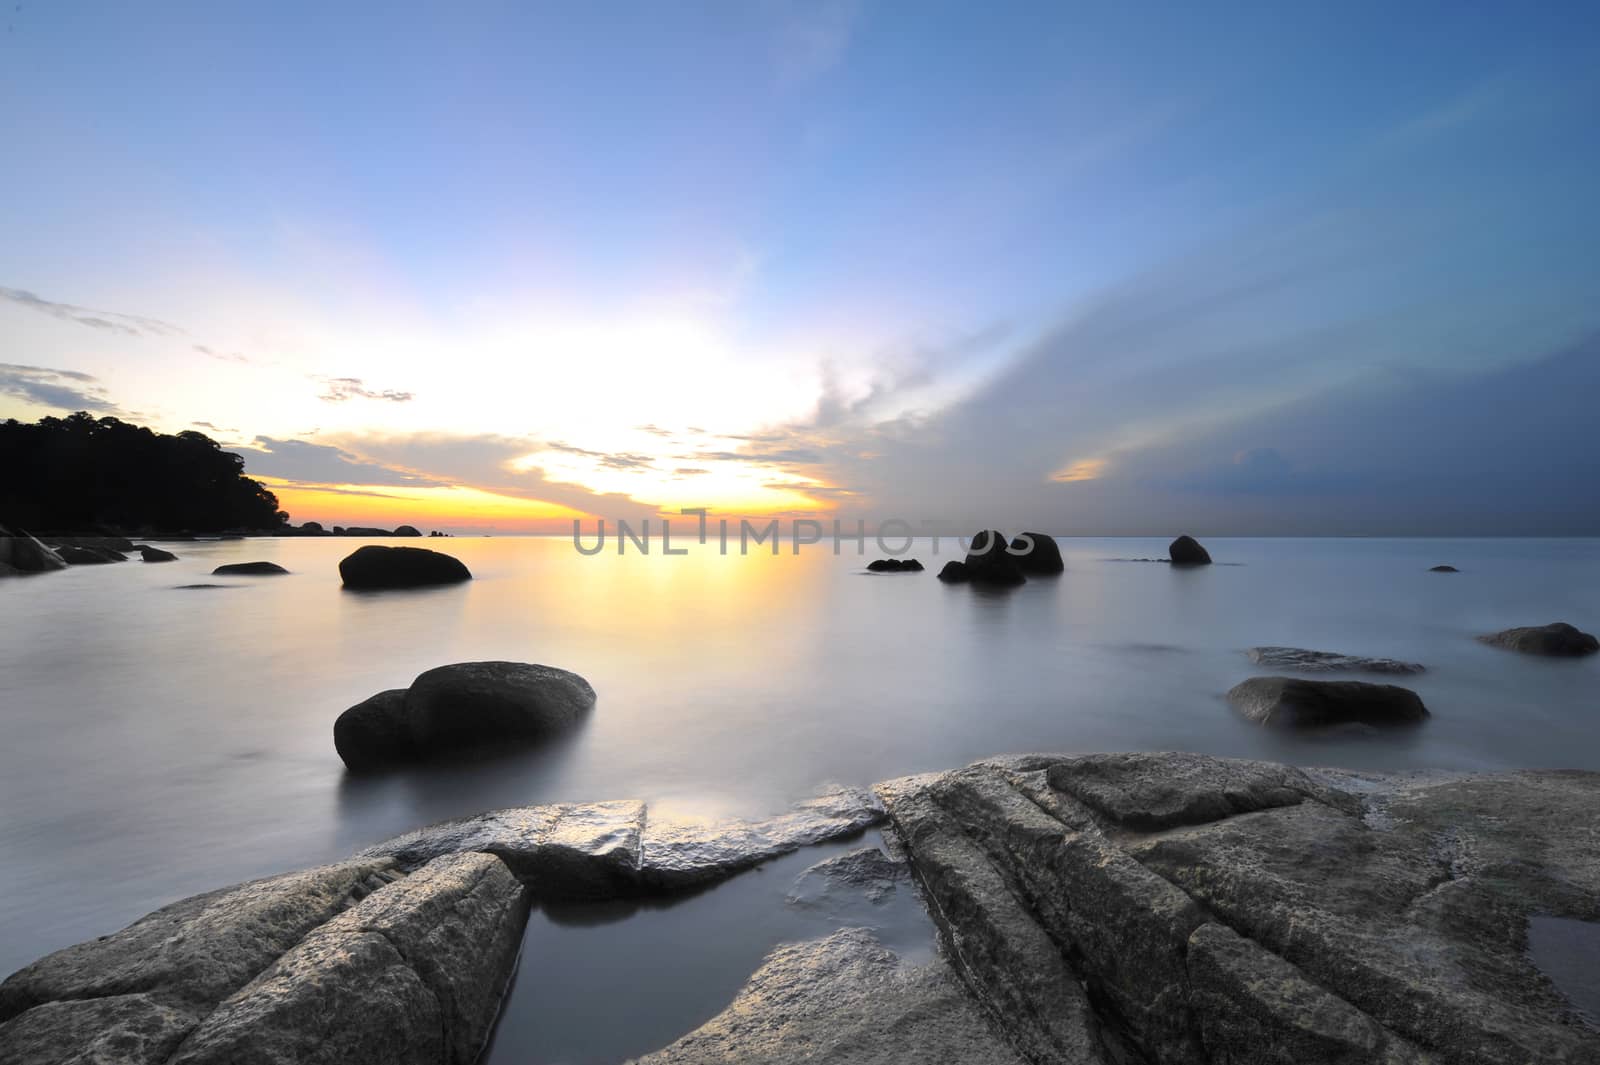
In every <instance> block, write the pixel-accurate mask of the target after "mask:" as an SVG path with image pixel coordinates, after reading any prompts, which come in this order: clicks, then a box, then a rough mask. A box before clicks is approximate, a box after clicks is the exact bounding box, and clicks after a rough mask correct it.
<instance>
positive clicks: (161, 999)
mask: <svg viewBox="0 0 1600 1065" xmlns="http://www.w3.org/2000/svg"><path fill="white" fill-rule="evenodd" d="M526 919H527V900H526V889H524V888H523V887H522V885H521V884H520V883H518V881H517V880H516V878H515V877H513V876H512V875H511V873H510V871H509V870H508V869H506V867H505V865H504V864H503V863H501V862H500V860H499V859H497V858H494V857H493V856H491V855H487V854H459V855H450V856H446V857H443V858H440V859H438V860H436V861H434V862H430V863H428V864H427V865H425V866H422V867H421V868H419V869H417V870H416V871H415V872H413V873H410V874H409V875H408V874H407V873H406V872H405V871H404V870H402V869H400V868H399V867H398V865H397V863H395V862H394V861H393V860H391V859H380V860H374V861H352V862H343V863H340V864H338V865H332V866H325V867H323V868H320V869H312V870H308V871H306V872H303V873H292V874H288V875H287V876H280V877H273V878H270V879H267V880H261V881H256V882H254V883H250V884H243V885H240V886H238V887H234V888H227V889H224V890H222V891H217V892H212V893H210V894H207V895H199V896H196V897H194V898H192V899H185V900H184V901H182V902H178V903H174V904H173V905H171V906H168V907H166V908H165V909H162V910H158V911H156V912H155V913H153V914H151V915H150V916H148V917H145V918H143V919H142V920H140V921H137V922H135V923H134V924H132V925H130V926H128V927H127V928H125V929H123V930H122V931H121V932H117V933H115V934H113V935H110V936H106V937H103V938H101V939H97V940H94V941H91V942H88V943H80V944H78V945H77V946H74V947H68V948H67V949H66V950H62V951H58V952H57V953H55V954H51V955H49V956H47V957H45V958H41V959H40V960H39V961H37V962H35V963H33V964H32V965H30V966H28V967H27V968H26V969H23V970H21V971H19V972H17V973H15V974H14V975H12V976H11V977H10V978H9V979H7V980H6V981H5V983H4V984H0V1021H3V1022H4V1023H3V1024H0V1061H4V1062H6V1063H7V1065H43V1063H46V1062H85V1063H88V1062H94V1063H104V1065H110V1063H127V1065H146V1063H149V1065H155V1063H158V1062H169V1063H173V1065H177V1063H182V1065H201V1063H205V1065H225V1063H226V1065H245V1063H259V1065H295V1063H302V1062H327V1063H329V1065H333V1063H336V1062H338V1063H344V1062H350V1063H371V1065H388V1063H393V1062H415V1063H418V1065H422V1063H428V1065H435V1063H451V1065H469V1063H470V1062H472V1061H474V1060H475V1059H476V1058H477V1056H478V1053H479V1051H480V1049H481V1048H482V1046H483V1044H484V1041H485V1040H486V1038H487V1037H488V1034H489V1031H490V1029H491V1027H492V1024H493V1021H494V1017H495V1015H496V1013H497V1011H498V1009H499V1003H500V998H501V995H502V992H503V990H504V987H505V984H506V981H507V980H508V979H509V977H510V974H511V969H512V966H513V964H514V962H515V960H516V956H517V951H518V949H519V947H520V944H521V939H522V929H523V926H524V924H525V922H526Z"/></svg>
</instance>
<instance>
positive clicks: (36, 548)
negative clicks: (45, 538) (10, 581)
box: [0, 525, 67, 573]
mask: <svg viewBox="0 0 1600 1065" xmlns="http://www.w3.org/2000/svg"><path fill="white" fill-rule="evenodd" d="M66 568H67V563H66V560H65V559H63V558H62V557H61V556H60V555H58V554H57V553H56V552H55V551H54V550H52V549H51V548H49V547H46V546H45V545H44V544H42V543H40V542H39V541H38V540H36V539H34V538H33V537H31V536H29V535H28V534H27V533H25V532H23V531H21V530H20V529H19V530H18V531H17V533H16V534H12V533H11V532H9V531H8V530H7V529H6V528H5V526H3V525H0V573H48V572H49V571H50V570H56V569H66Z"/></svg>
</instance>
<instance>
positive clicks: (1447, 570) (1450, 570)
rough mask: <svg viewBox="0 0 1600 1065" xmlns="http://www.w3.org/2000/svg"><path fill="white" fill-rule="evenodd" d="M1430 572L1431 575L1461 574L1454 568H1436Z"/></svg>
mask: <svg viewBox="0 0 1600 1065" xmlns="http://www.w3.org/2000/svg"><path fill="white" fill-rule="evenodd" d="M1428 572H1429V573H1460V572H1461V571H1460V570H1458V569H1456V568H1455V567H1454V566H1434V567H1433V568H1432V569H1430V570H1428Z"/></svg>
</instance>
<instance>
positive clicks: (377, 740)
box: [333, 688, 417, 772]
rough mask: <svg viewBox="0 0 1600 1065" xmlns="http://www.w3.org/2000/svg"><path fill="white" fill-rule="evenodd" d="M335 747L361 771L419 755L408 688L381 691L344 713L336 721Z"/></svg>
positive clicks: (340, 755) (348, 761)
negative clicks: (408, 711)
mask: <svg viewBox="0 0 1600 1065" xmlns="http://www.w3.org/2000/svg"><path fill="white" fill-rule="evenodd" d="M333 747H334V750H336V751H338V752H339V757H340V758H342V759H343V760H344V764H345V765H346V766H347V767H348V768H350V769H352V770H354V771H357V772H360V771H363V770H369V769H381V768H385V767H388V766H392V765H396V764H399V763H401V762H409V761H411V760H413V759H414V758H416V757H417V751H416V747H415V746H414V745H413V744H412V742H411V722H410V719H409V718H407V717H406V689H404V688H391V689H389V690H388V691H382V692H379V693H378V694H377V695H374V696H371V697H370V698H367V699H365V700H363V701H361V702H359V703H357V704H356V705H354V706H352V707H351V708H350V709H348V710H346V711H345V712H344V713H342V714H340V715H339V716H338V718H337V719H336V720H335V721H334V723H333Z"/></svg>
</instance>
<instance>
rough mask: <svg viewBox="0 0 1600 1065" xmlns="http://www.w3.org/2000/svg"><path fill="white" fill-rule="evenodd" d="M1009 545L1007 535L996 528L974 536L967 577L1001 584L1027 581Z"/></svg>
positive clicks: (971, 579) (981, 581)
mask: <svg viewBox="0 0 1600 1065" xmlns="http://www.w3.org/2000/svg"><path fill="white" fill-rule="evenodd" d="M1009 546H1010V545H1009V544H1008V543H1007V542H1006V538H1005V536H1004V535H1002V534H1001V533H999V532H997V531H996V530H994V529H989V530H986V531H984V532H980V533H978V534H977V535H976V536H974V537H973V538H972V550H970V551H968V552H967V579H968V580H970V581H976V582H978V583H980V584H995V585H1001V586H1008V585H1016V584H1024V583H1026V582H1027V580H1028V578H1027V577H1024V576H1023V575H1022V569H1021V567H1020V566H1018V565H1017V558H1016V556H1015V555H1012V554H1011V553H1010V552H1009V551H1008V550H1007V548H1008V547H1009ZM945 568H946V569H948V568H949V567H948V566H947V567H945Z"/></svg>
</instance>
